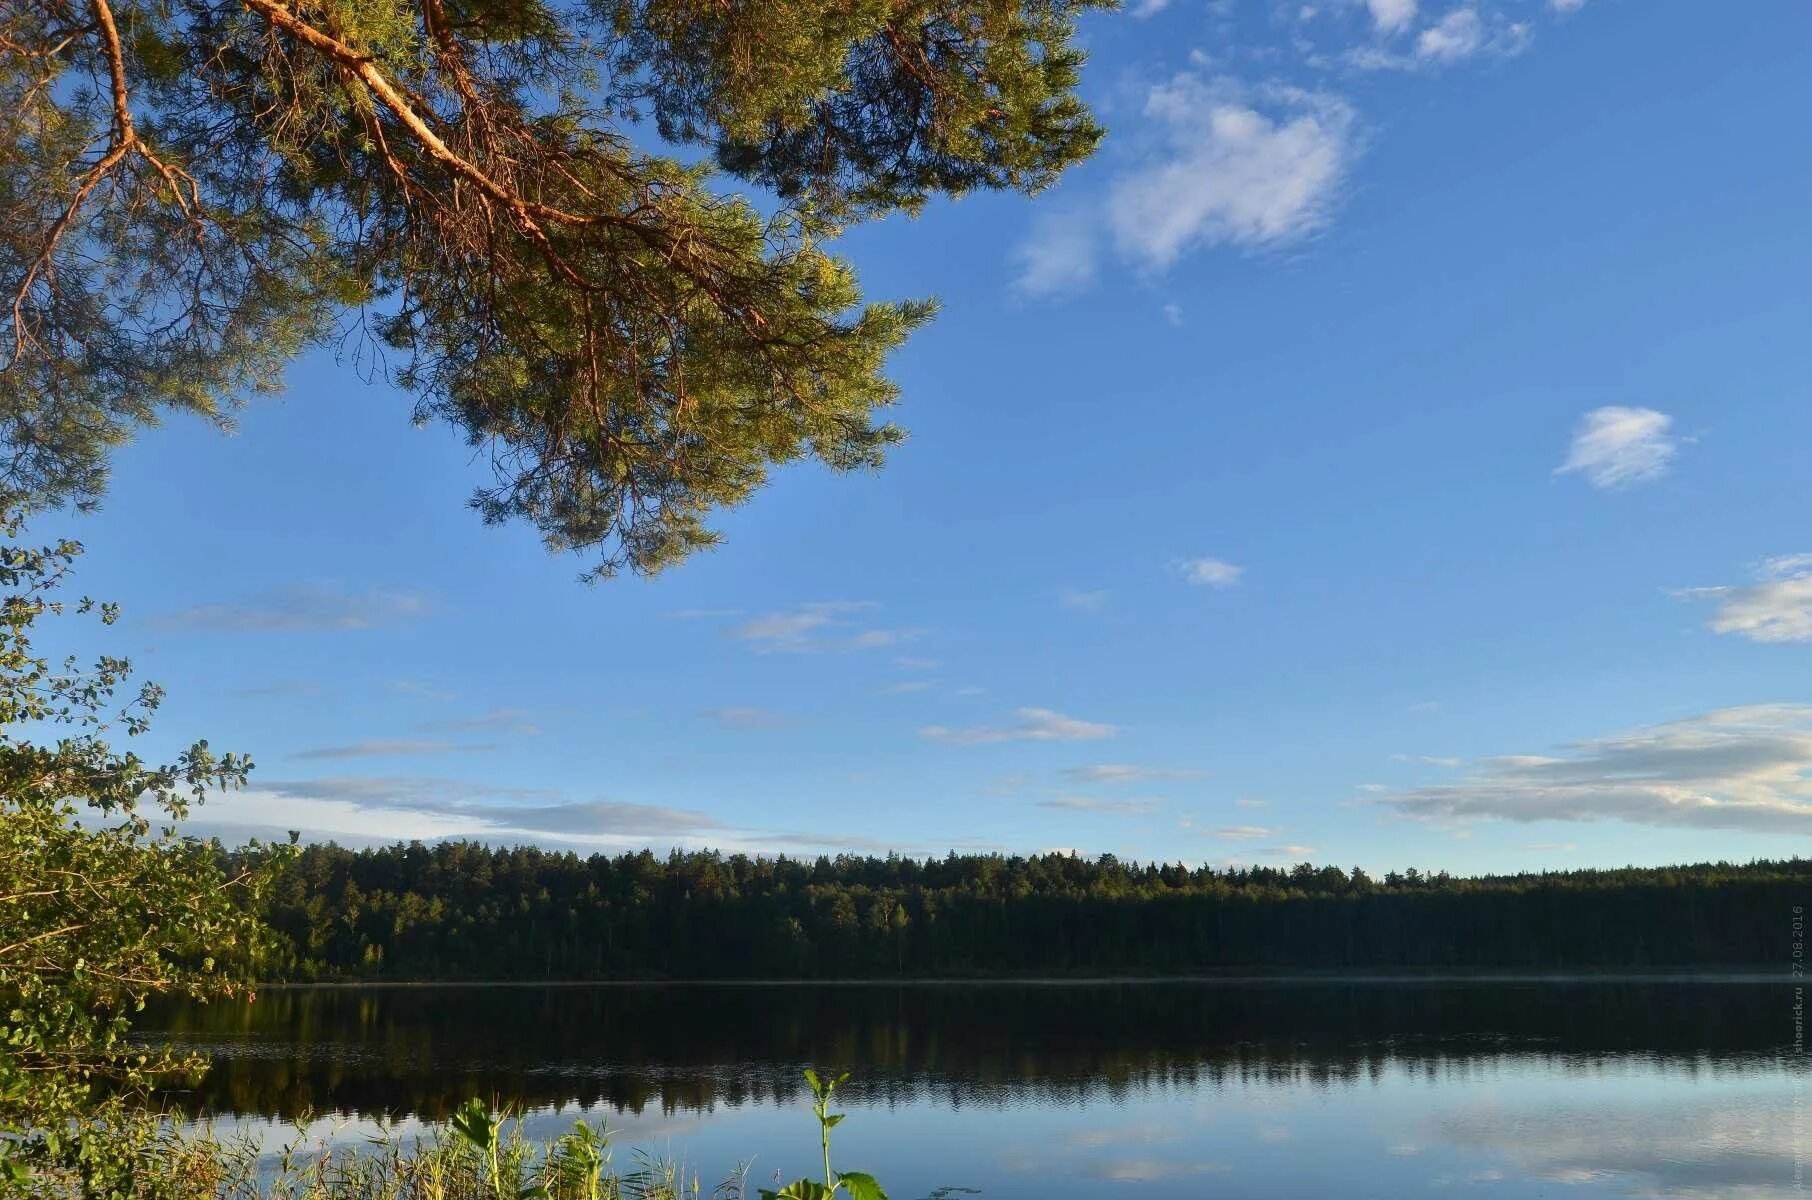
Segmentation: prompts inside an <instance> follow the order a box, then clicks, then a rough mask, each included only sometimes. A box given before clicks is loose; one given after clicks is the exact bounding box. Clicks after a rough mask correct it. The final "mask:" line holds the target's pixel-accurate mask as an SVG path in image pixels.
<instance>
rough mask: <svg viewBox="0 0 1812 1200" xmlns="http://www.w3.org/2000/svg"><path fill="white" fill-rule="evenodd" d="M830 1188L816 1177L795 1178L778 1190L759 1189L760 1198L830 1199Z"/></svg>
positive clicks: (779, 1199) (771, 1199) (781, 1199)
mask: <svg viewBox="0 0 1812 1200" xmlns="http://www.w3.org/2000/svg"><path fill="white" fill-rule="evenodd" d="M830 1197H831V1189H830V1188H827V1187H825V1186H824V1185H823V1184H822V1183H819V1182H818V1181H817V1180H816V1179H795V1180H793V1182H791V1183H789V1184H787V1185H786V1186H785V1187H783V1188H781V1189H780V1190H779V1191H777V1192H775V1191H770V1190H768V1189H767V1188H762V1189H761V1200H830Z"/></svg>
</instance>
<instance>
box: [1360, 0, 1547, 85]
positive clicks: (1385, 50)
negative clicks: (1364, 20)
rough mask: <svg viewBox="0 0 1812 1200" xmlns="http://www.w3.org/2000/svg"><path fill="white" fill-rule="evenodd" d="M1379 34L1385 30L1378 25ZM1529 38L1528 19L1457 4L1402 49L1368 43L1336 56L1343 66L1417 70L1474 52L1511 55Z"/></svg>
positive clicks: (1462, 59) (1461, 59)
mask: <svg viewBox="0 0 1812 1200" xmlns="http://www.w3.org/2000/svg"><path fill="white" fill-rule="evenodd" d="M1406 27H1407V26H1405V28H1406ZM1398 31H1400V30H1398ZM1398 31H1391V32H1398ZM1380 32H1381V33H1384V32H1387V31H1385V30H1383V29H1382V28H1380ZM1534 36H1535V30H1534V27H1533V26H1532V25H1531V24H1530V23H1529V22H1527V21H1513V20H1510V19H1509V18H1507V17H1506V16H1505V15H1504V14H1503V13H1502V12H1500V11H1498V10H1497V8H1496V6H1494V5H1489V4H1462V5H1460V6H1459V7H1457V8H1453V9H1450V10H1449V11H1448V12H1447V13H1446V14H1445V15H1443V16H1442V17H1441V18H1440V19H1439V20H1438V21H1435V22H1433V23H1432V24H1429V25H1426V26H1424V27H1423V29H1422V31H1421V32H1420V33H1418V34H1417V35H1416V37H1415V40H1414V41H1413V43H1411V45H1410V47H1409V48H1408V49H1407V50H1403V51H1399V50H1396V49H1393V48H1391V47H1388V46H1384V45H1380V44H1376V43H1374V44H1372V45H1369V46H1357V47H1354V48H1352V49H1350V50H1348V51H1346V53H1345V54H1343V55H1341V56H1340V57H1341V60H1342V61H1344V62H1345V63H1346V64H1347V65H1348V66H1352V67H1357V68H1359V69H1360V70H1365V71H1419V70H1425V69H1429V68H1440V67H1446V66H1452V65H1454V64H1456V63H1462V62H1465V61H1466V60H1468V59H1472V58H1477V57H1479V56H1480V55H1490V56H1493V57H1496V58H1512V57H1515V56H1516V55H1518V54H1521V53H1522V52H1523V51H1524V50H1526V49H1528V48H1529V43H1530V41H1531V40H1533V38H1534Z"/></svg>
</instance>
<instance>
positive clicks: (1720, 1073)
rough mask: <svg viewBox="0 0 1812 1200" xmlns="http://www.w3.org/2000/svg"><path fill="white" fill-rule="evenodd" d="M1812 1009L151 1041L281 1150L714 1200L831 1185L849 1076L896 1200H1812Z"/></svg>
mask: <svg viewBox="0 0 1812 1200" xmlns="http://www.w3.org/2000/svg"><path fill="white" fill-rule="evenodd" d="M1794 1005H1795V992H1794V989H1793V988H1792V987H1791V986H1786V985H1782V984H1777V983H1755V982H1735V981H1723V982H1707V981H1692V982H1689V981H1653V980H1651V981H1628V980H1624V981H1610V980H1603V981H1589V980H1588V981H1571V982H1552V981H1530V980H1521V981H1518V980H1480V981H1472V982H1451V981H1449V982H1379V981H1373V982H1363V981H1344V982H1330V981H1314V982H1277V981H1270V982H1237V981H1223V982H1151V983H1052V984H974V985H970V984H947V983H936V984H908V985H898V984H891V983H889V984H861V985H850V984H845V985H728V984H726V985H596V986H592V985H572V986H552V987H543V986H531V987H476V986H473V987H465V986H447V987H359V988H280V989H271V990H267V991H265V992H263V993H261V994H260V995H259V996H258V998H257V1000H256V1002H255V1003H253V1004H250V1005H233V1006H219V1005H216V1006H211V1007H206V1008H178V1009H173V1010H164V1011H162V1012H157V1011H153V1012H152V1013H151V1014H149V1015H150V1020H149V1021H147V1022H146V1023H144V1024H143V1026H142V1028H143V1029H144V1030H145V1031H146V1034H147V1036H149V1037H152V1038H157V1039H167V1040H169V1041H173V1042H177V1043H180V1044H183V1045H187V1046H191V1047H194V1048H197V1049H200V1050H203V1051H205V1052H206V1053H207V1054H209V1055H210V1056H211V1057H212V1059H213V1061H214V1063H215V1067H214V1069H213V1070H212V1071H211V1072H210V1073H209V1074H208V1075H207V1076H206V1077H205V1078H204V1079H203V1080H202V1082H201V1083H200V1084H199V1085H198V1086H197V1087H196V1088H195V1089H194V1090H193V1091H190V1092H187V1093H184V1094H182V1096H181V1100H182V1102H183V1103H184V1104H185V1105H186V1106H188V1107H189V1108H191V1109H192V1110H199V1111H202V1112H206V1113H208V1114H212V1115H214V1116H216V1117H218V1118H221V1119H230V1120H232V1121H235V1122H243V1123H244V1124H246V1125H247V1126H248V1127H249V1128H251V1129H252V1130H253V1131H255V1132H257V1133H259V1134H260V1135H261V1136H263V1137H264V1138H266V1140H267V1142H268V1144H270V1145H272V1146H275V1145H276V1144H278V1143H279V1142H280V1141H281V1140H282V1139H283V1138H284V1137H286V1136H293V1128H292V1123H293V1122H294V1121H295V1119H296V1118H297V1117H298V1115H299V1114H302V1113H305V1112H311V1111H312V1112H314V1113H317V1114H329V1116H328V1118H327V1119H326V1120H325V1121H322V1120H317V1122H316V1124H315V1125H314V1126H313V1129H312V1131H313V1132H314V1133H315V1134H317V1135H320V1136H328V1137H332V1138H335V1139H339V1140H345V1141H353V1142H356V1141H358V1140H360V1139H362V1138H364V1137H365V1136H367V1135H368V1134H369V1133H370V1132H371V1131H372V1130H373V1128H374V1127H375V1125H376V1124H377V1123H378V1122H392V1123H395V1124H396V1125H397V1127H398V1128H400V1129H403V1130H405V1131H407V1130H409V1129H411V1128H414V1127H415V1123H416V1122H419V1121H420V1120H423V1119H432V1118H437V1117H442V1116H445V1115H446V1114H448V1113H449V1112H450V1111H452V1109H453V1108H455V1107H456V1106H457V1105H458V1104H459V1103H460V1101H461V1100H463V1099H464V1098H465V1097H467V1096H470V1095H478V1096H481V1097H484V1098H487V1099H490V1098H501V1099H509V1100H513V1101H514V1102H516V1103H517V1104H518V1105H521V1106H526V1108H527V1109H528V1110H529V1115H528V1118H527V1120H528V1125H529V1128H530V1131H531V1132H544V1133H555V1132H558V1131H560V1130H562V1129H564V1128H565V1127H567V1126H568V1125H570V1123H571V1121H572V1120H573V1119H574V1117H576V1116H579V1115H588V1116H592V1117H602V1118H604V1119H605V1120H607V1122H608V1124H609V1125H610V1127H611V1128H612V1129H615V1130H619V1131H620V1133H619V1134H618V1136H617V1138H616V1145H617V1147H618V1149H617V1152H616V1153H617V1161H618V1163H619V1164H621V1163H624V1162H626V1161H628V1160H629V1159H630V1157H631V1152H632V1148H640V1149H642V1150H643V1151H645V1152H648V1153H652V1154H657V1155H671V1156H672V1157H674V1158H677V1159H680V1160H683V1162H684V1163H685V1164H686V1165H687V1166H688V1167H689V1168H691V1169H693V1170H696V1171H697V1172H698V1173H699V1174H700V1175H701V1176H702V1177H703V1179H704V1182H705V1188H706V1191H707V1192H708V1191H709V1189H710V1188H711V1186H712V1185H713V1183H715V1182H716V1181H717V1180H719V1179H721V1178H722V1177H724V1176H725V1175H727V1174H729V1173H731V1172H732V1171H734V1170H735V1168H736V1167H737V1164H738V1163H739V1162H741V1161H743V1160H746V1159H748V1158H750V1157H753V1160H754V1161H753V1164H752V1166H751V1167H750V1169H749V1173H748V1178H749V1182H750V1184H751V1185H757V1184H759V1185H768V1184H769V1183H770V1181H771V1179H772V1177H773V1174H774V1172H776V1171H778V1172H779V1173H780V1174H781V1175H782V1176H784V1177H785V1178H787V1179H791V1178H794V1177H796V1176H798V1175H801V1174H805V1173H808V1172H810V1171H812V1170H813V1169H814V1165H815V1163H816V1157H817V1130H816V1126H815V1124H814V1122H813V1121H812V1118H811V1116H810V1113H809V1111H808V1102H809V1095H808V1093H807V1092H806V1089H805V1087H804V1085H803V1083H802V1082H801V1081H800V1078H799V1072H800V1069H801V1068H802V1067H804V1066H806V1065H808V1064H810V1065H816V1066H818V1067H820V1068H830V1069H839V1070H848V1071H850V1072H852V1078H851V1080H850V1082H849V1084H848V1085H847V1091H846V1093H845V1094H844V1095H845V1098H846V1103H845V1105H844V1108H845V1109H846V1111H848V1113H849V1119H848V1121H846V1122H845V1123H844V1124H843V1125H842V1126H840V1127H839V1128H838V1129H837V1131H836V1135H835V1142H834V1150H835V1157H836V1160H837V1162H838V1164H839V1165H841V1166H843V1167H845V1168H848V1169H852V1170H866V1171H870V1172H872V1173H874V1174H876V1175H877V1176H879V1177H880V1179H881V1181H882V1183H883V1184H884V1185H885V1186H886V1187H887V1188H888V1190H889V1192H890V1193H891V1195H892V1196H893V1197H894V1200H916V1198H919V1197H925V1196H929V1195H931V1194H932V1193H933V1192H934V1190H936V1189H938V1188H965V1189H976V1190H978V1191H979V1192H980V1193H981V1194H982V1195H983V1196H988V1197H997V1198H1002V1200H1013V1198H1031V1197H1049V1196H1109V1197H1111V1196H1121V1195H1125V1196H1133V1195H1137V1196H1140V1197H1141V1198H1144V1200H1149V1198H1153V1197H1226V1198H1251V1200H1261V1198H1262V1200H1289V1198H1294V1197H1301V1198H1304V1200H1307V1198H1310V1197H1313V1198H1315V1200H1327V1198H1332V1197H1339V1198H1340V1200H1351V1198H1354V1197H1378V1198H1381V1200H1382V1198H1384V1197H1390V1198H1392V1200H1400V1198H1402V1197H1409V1196H1444V1197H1453V1196H1461V1197H1473V1196H1477V1197H1515V1198H1522V1197H1536V1196H1544V1197H1547V1196H1566V1197H1578V1198H1585V1197H1597V1196H1639V1197H1701V1198H1706V1200H1709V1198H1712V1197H1718V1198H1725V1200H1730V1198H1737V1200H1764V1198H1771V1197H1788V1196H1794V1197H1797V1196H1800V1195H1801V1191H1802V1186H1803V1177H1802V1170H1801V1161H1800V1153H1801V1149H1802V1146H1812V1117H1809V1115H1808V1113H1807V1110H1806V1105H1805V1101H1804V1097H1803V1089H1804V1084H1805V1080H1806V1064H1805V1061H1804V1058H1803V1054H1802V1052H1801V1051H1800V1050H1799V1049H1798V1048H1797V1046H1796V1043H1795V1037H1796V1032H1795V1019H1796V1014H1795V1011H1794Z"/></svg>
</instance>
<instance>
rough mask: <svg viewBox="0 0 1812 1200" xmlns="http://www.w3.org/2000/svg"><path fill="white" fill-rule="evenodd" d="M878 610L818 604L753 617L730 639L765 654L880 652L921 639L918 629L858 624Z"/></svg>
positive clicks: (861, 603) (857, 603)
mask: <svg viewBox="0 0 1812 1200" xmlns="http://www.w3.org/2000/svg"><path fill="white" fill-rule="evenodd" d="M877 607H879V606H878V605H876V604H875V602H874V601H872V600H818V601H813V602H811V603H809V604H801V605H797V606H796V607H793V608H788V609H781V610H780V611H778V612H770V613H763V614H761V615H759V616H755V617H751V618H749V619H748V620H747V621H744V622H743V623H742V624H740V625H737V626H736V627H734V628H733V629H731V630H730V635H731V636H732V637H735V638H738V639H740V640H741V641H744V642H747V643H748V644H749V646H750V647H751V648H752V649H754V650H757V651H760V652H761V653H764V654H813V653H818V652H822V651H829V650H878V649H882V648H885V647H887V646H893V645H898V644H899V643H901V642H904V641H908V640H910V639H912V638H914V637H916V636H918V633H919V631H918V630H916V629H888V628H876V627H873V626H865V625H864V624H863V623H862V622H860V621H858V620H856V617H857V615H858V614H861V613H865V612H869V611H871V610H873V609H875V608H877Z"/></svg>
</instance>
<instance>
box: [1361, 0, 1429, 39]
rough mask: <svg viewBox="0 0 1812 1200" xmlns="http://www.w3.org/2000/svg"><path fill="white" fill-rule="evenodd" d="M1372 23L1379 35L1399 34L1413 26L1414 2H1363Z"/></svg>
mask: <svg viewBox="0 0 1812 1200" xmlns="http://www.w3.org/2000/svg"><path fill="white" fill-rule="evenodd" d="M1365 7H1366V10H1367V11H1368V12H1370V13H1371V17H1372V23H1373V24H1374V25H1376V26H1377V27H1378V30H1379V32H1381V33H1400V32H1402V31H1403V30H1405V29H1407V28H1409V27H1410V26H1411V25H1413V24H1415V20H1416V12H1417V9H1418V7H1419V6H1418V5H1417V3H1416V0H1365Z"/></svg>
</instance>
